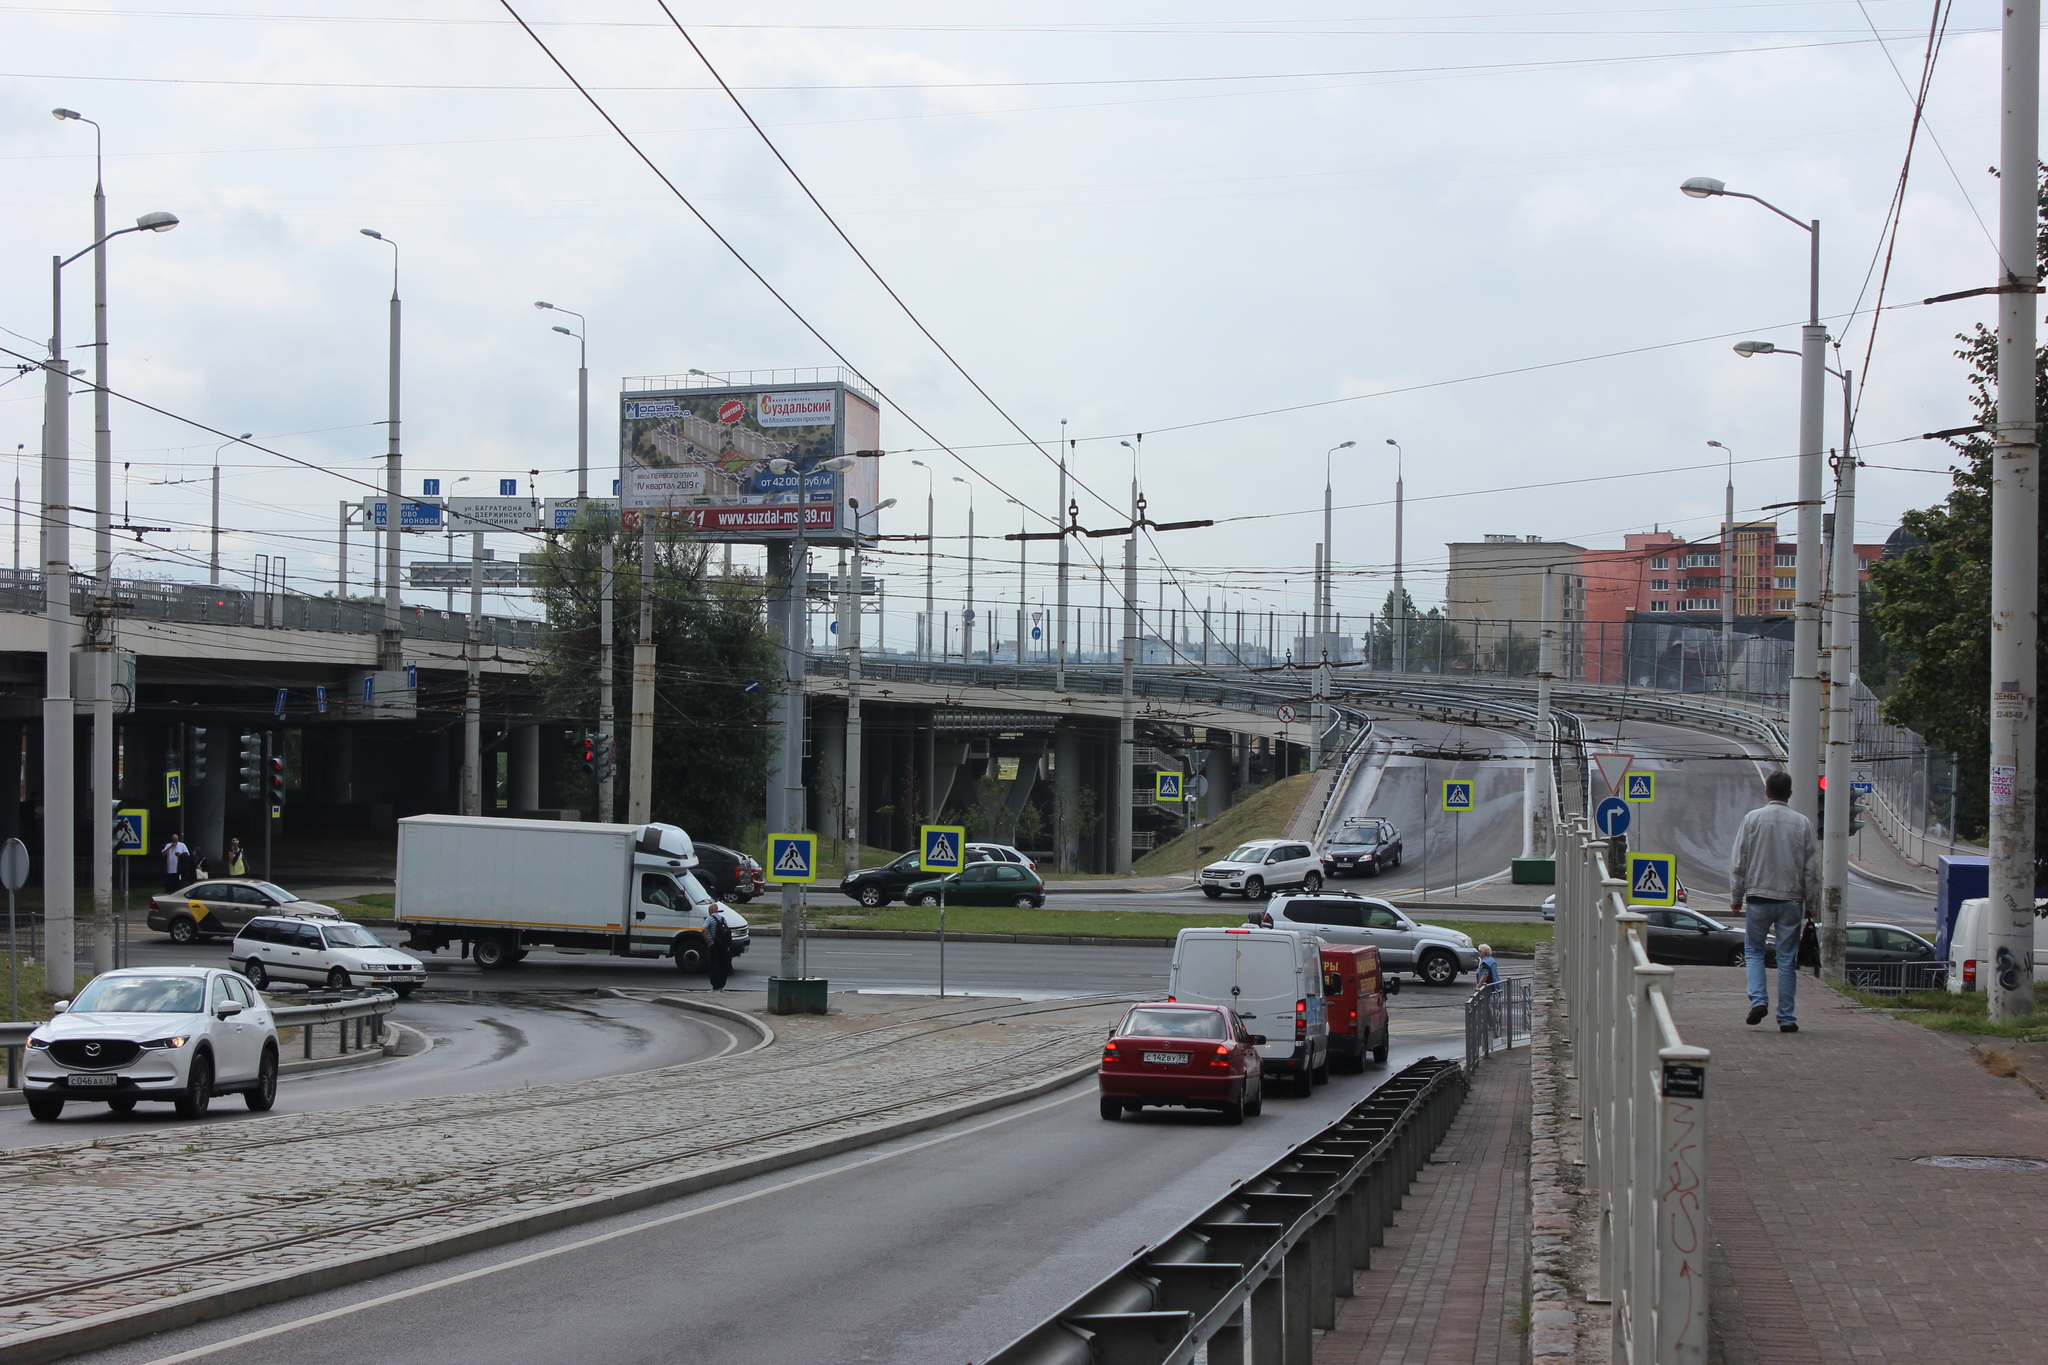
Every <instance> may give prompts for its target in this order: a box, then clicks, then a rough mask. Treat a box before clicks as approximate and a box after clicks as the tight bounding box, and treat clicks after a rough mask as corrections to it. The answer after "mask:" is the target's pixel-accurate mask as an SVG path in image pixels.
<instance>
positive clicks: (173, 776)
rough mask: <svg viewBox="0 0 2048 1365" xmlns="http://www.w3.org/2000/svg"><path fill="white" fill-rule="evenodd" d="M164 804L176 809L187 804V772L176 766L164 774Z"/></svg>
mask: <svg viewBox="0 0 2048 1365" xmlns="http://www.w3.org/2000/svg"><path fill="white" fill-rule="evenodd" d="M164 804H165V805H166V806H170V807H172V808H174V809H175V808H176V807H178V806H182V805H184V804H185V774H183V773H181V772H179V771H178V770H177V769H176V768H173V769H171V770H170V771H169V772H167V773H165V774H164Z"/></svg>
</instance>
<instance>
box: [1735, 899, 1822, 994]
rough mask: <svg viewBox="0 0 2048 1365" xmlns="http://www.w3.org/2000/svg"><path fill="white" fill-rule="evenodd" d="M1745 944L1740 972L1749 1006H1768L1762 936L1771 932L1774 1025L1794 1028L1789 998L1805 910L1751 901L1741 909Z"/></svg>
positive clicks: (1787, 904)
mask: <svg viewBox="0 0 2048 1365" xmlns="http://www.w3.org/2000/svg"><path fill="white" fill-rule="evenodd" d="M1743 919H1744V928H1745V929H1746V930H1747V932H1748V943H1747V944H1746V945H1745V946H1744V948H1743V958H1744V961H1743V970H1744V971H1746V972H1747V973H1748V974H1749V1003H1750V1004H1752V1005H1768V1004H1770V1003H1771V997H1770V996H1769V995H1768V994H1767V993H1766V992H1765V990H1764V936H1765V935H1766V934H1768V933H1770V931H1771V930H1772V929H1773V928H1775V929H1776V930H1777V931H1778V932H1777V940H1778V942H1777V948H1778V1022H1779V1023H1781V1024H1796V1023H1798V1022H1799V1021H1798V1020H1797V1019H1796V1018H1794V1017H1793V1014H1792V997H1793V994H1794V990H1795V988H1796V983H1797V982H1798V980H1799V926H1800V924H1801V923H1802V922H1804V920H1805V919H1806V907H1805V906H1803V905H1801V904H1800V903H1799V902H1798V901H1762V900H1753V901H1750V902H1749V903H1748V904H1747V905H1745V906H1744V907H1743Z"/></svg>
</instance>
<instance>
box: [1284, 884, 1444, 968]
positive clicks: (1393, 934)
mask: <svg viewBox="0 0 2048 1365" xmlns="http://www.w3.org/2000/svg"><path fill="white" fill-rule="evenodd" d="M1271 909H1272V914H1273V927H1274V928H1276V929H1293V930H1295V931H1297V932H1299V933H1304V934H1313V935H1315V936H1316V937H1317V938H1319V939H1321V940H1322V941H1323V942H1325V943H1356V944H1363V945H1368V946H1371V947H1374V948H1378V949H1379V950H1380V965H1381V966H1382V967H1384V968H1385V969H1386V970H1387V971H1389V972H1413V973H1415V974H1416V975H1417V976H1419V977H1421V978H1422V979H1423V981H1425V982H1427V983H1428V984H1429V985H1432V986H1448V985H1450V984H1451V983H1452V982H1454V981H1456V980H1457V979H1458V977H1459V975H1460V974H1461V973H1463V972H1472V971H1477V970H1479V949H1478V947H1477V946H1476V945H1475V944H1474V943H1473V942H1472V939H1471V938H1470V936H1468V935H1465V934H1461V933H1459V932H1458V931H1457V930H1455V929H1444V928H1440V927H1438V926H1437V925H1434V924H1418V923H1416V922H1415V921H1414V920H1412V919H1410V918H1408V916H1407V915H1406V914H1404V913H1402V912H1401V911H1400V910H1397V909H1396V908H1394V906H1393V905H1391V904H1389V903H1388V902H1386V901H1383V900H1373V899H1371V898H1369V897H1365V896H1360V895H1357V894H1356V893H1354V892H1350V891H1324V892H1322V893H1320V894H1302V895H1296V896H1284V897H1277V898H1275V899H1274V901H1273V904H1272V907H1271Z"/></svg>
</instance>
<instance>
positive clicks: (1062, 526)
mask: <svg viewBox="0 0 2048 1365" xmlns="http://www.w3.org/2000/svg"><path fill="white" fill-rule="evenodd" d="M1052 519H1053V525H1054V528H1055V529H1056V530H1058V531H1059V532H1060V566H1059V594H1058V595H1059V610H1060V619H1059V624H1058V625H1056V626H1054V627H1053V647H1054V648H1055V649H1056V650H1057V651H1058V653H1057V654H1056V655H1054V659H1053V666H1052V669H1053V672H1052V685H1053V690H1054V691H1057V692H1064V691H1066V690H1067V536H1066V530H1067V520H1068V517H1067V419H1066V418H1064V417H1062V418H1060V500H1059V504H1058V505H1057V506H1055V507H1054V508H1053V514H1052ZM1061 857H1062V858H1063V859H1064V857H1065V855H1064V853H1063V854H1062V855H1061Z"/></svg>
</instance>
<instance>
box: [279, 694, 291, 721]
mask: <svg viewBox="0 0 2048 1365" xmlns="http://www.w3.org/2000/svg"><path fill="white" fill-rule="evenodd" d="M290 700H291V693H289V692H287V691H286V690H285V689H284V688H282V687H280V688H278V689H277V718H278V719H279V720H283V719H284V708H285V703H286V702H288V701H290Z"/></svg>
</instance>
